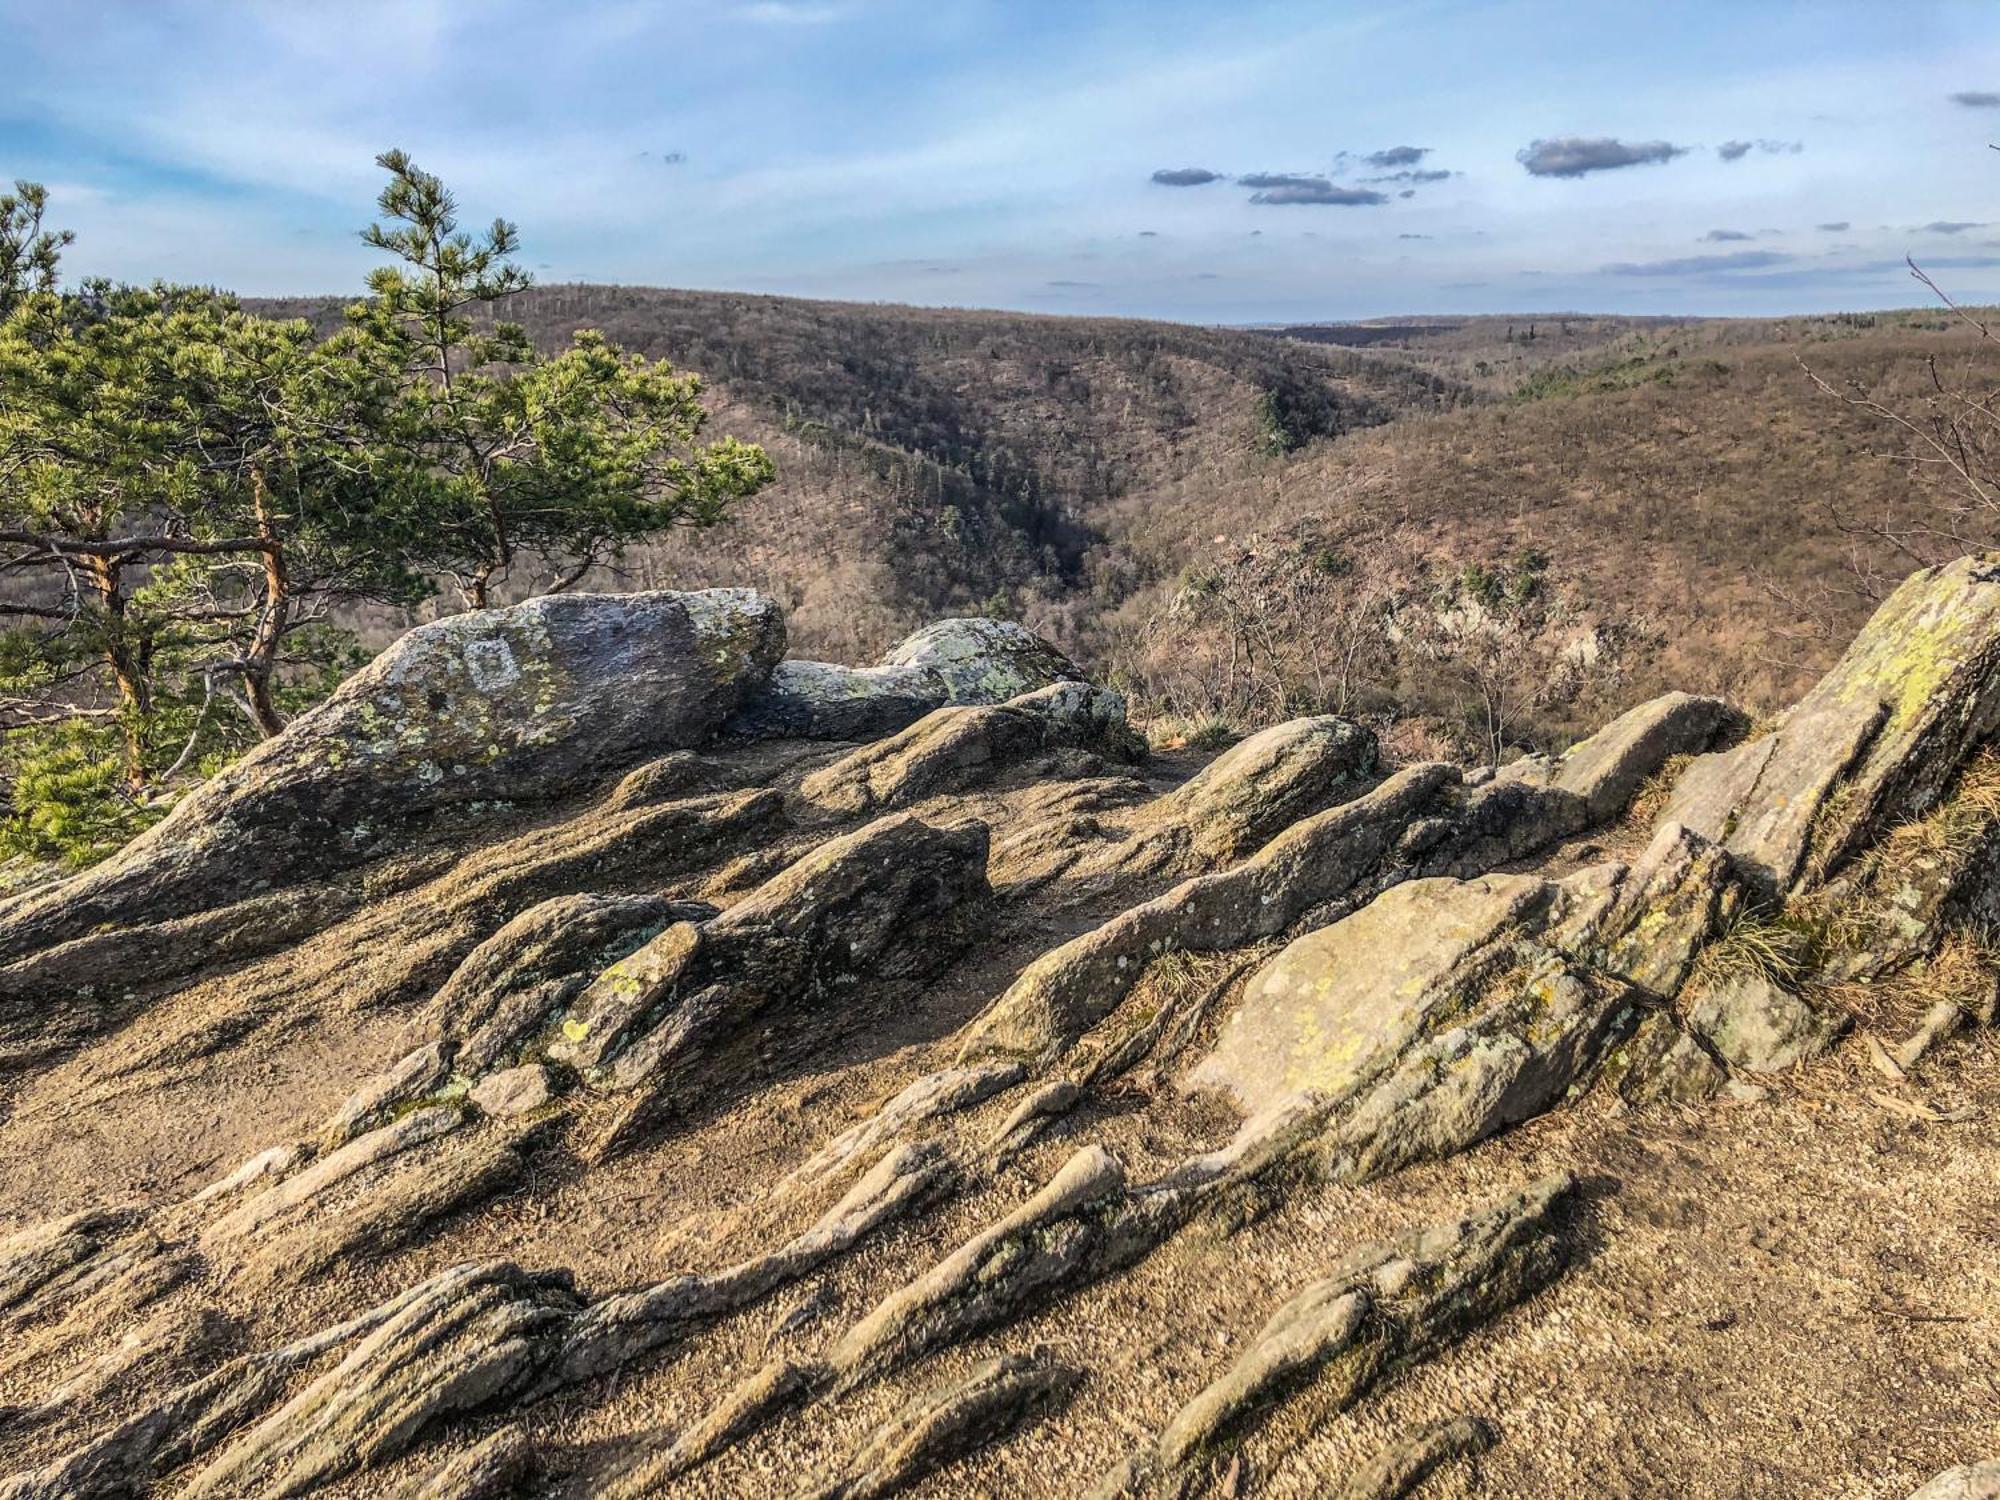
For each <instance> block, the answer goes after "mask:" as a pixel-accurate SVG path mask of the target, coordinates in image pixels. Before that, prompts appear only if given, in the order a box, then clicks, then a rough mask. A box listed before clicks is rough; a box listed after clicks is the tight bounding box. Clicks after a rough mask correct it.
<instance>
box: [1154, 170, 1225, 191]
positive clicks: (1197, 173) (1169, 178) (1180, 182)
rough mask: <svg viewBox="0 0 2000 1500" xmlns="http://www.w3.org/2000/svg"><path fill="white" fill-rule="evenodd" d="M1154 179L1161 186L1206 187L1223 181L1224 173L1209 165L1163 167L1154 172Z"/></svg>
mask: <svg viewBox="0 0 2000 1500" xmlns="http://www.w3.org/2000/svg"><path fill="white" fill-rule="evenodd" d="M1153 181H1154V182H1155V183H1157V184H1159V186H1161V187H1205V186H1207V185H1208V184H1209V183H1211V182H1220V181H1222V174H1221V173H1220V172H1211V171H1209V170H1208V168H1207V167H1162V168H1160V170H1159V171H1157V172H1155V173H1154V174H1153Z"/></svg>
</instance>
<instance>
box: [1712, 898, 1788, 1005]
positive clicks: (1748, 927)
mask: <svg viewBox="0 0 2000 1500" xmlns="http://www.w3.org/2000/svg"><path fill="white" fill-rule="evenodd" d="M1812 947H1813V943H1812V935H1811V934H1810V933H1809V932H1808V931H1807V930H1806V929H1805V928H1804V927H1802V926H1801V925H1799V923H1797V922H1796V921H1795V920H1793V919H1792V918H1790V917H1775V918H1773V917H1767V916H1764V915H1762V914H1760V913H1757V912H1752V911H1739V912H1738V913H1737V914H1736V915H1735V916H1734V917H1733V918H1731V919H1730V921H1729V924H1728V925H1727V926H1726V927H1725V928H1724V929H1723V932H1722V935H1721V936H1720V937H1718V938H1717V939H1715V941H1714V942H1712V943H1710V944H1709V945H1708V946H1707V947H1705V948H1703V949H1702V950H1701V955H1700V957H1698V958H1697V959H1696V960H1695V963H1694V968H1693V970H1692V972H1691V973H1690V974H1689V975H1688V989H1689V990H1690V991H1691V992H1693V993H1700V992H1701V991H1703V990H1708V989H1712V988H1714V987H1715V986H1716V985H1719V984H1728V983H1740V982H1742V981H1746V980H1755V979H1762V980H1768V981H1770V982H1771V983H1772V984H1777V985H1782V986H1784V987H1785V988H1787V989H1791V988H1794V987H1796V986H1797V984H1798V982H1799V980H1800V979H1801V978H1803V977H1804V975H1805V973H1806V972H1807V969H1808V968H1809V967H1810V963H1811V958H1812Z"/></svg>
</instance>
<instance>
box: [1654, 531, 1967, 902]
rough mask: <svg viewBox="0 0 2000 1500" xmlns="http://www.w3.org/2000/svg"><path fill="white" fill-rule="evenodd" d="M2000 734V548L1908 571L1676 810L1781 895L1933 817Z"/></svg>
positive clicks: (1696, 773)
mask: <svg viewBox="0 0 2000 1500" xmlns="http://www.w3.org/2000/svg"><path fill="white" fill-rule="evenodd" d="M1996 728H2000V554H1990V553H1989V554H1982V555H1975V556H1971V557H1962V558H1960V559H1958V561H1956V562H1953V563H1947V564H1945V565H1943V566H1941V567H1935V568H1925V569H1922V570H1920V571H1919V572H1916V573H1913V574H1911V575H1910V577H1909V578H1907V579H1905V580H1904V582H1903V584H1902V586H1901V587H1899V588H1898V589H1897V590H1896V592H1895V593H1894V594H1892V595H1890V597H1889V598H1888V600H1887V601H1886V602H1885V603H1884V604H1883V605H1882V607H1881V608H1880V609H1878V610H1877V611H1876V612H1875V616H1874V618H1873V619H1871V620H1870V621H1869V622H1868V625H1867V627H1866V628H1865V629H1863V630H1862V632H1861V634H1860V635H1858V636H1856V637H1855V639H1854V642H1853V644H1852V645H1850V646H1849V647H1848V648H1847V652H1846V654H1845V655H1844V656H1842V657H1841V659H1840V660H1839V661H1838V662H1837V663H1836V664H1835V665H1834V667H1833V669H1832V670H1831V671H1829V672H1828V673H1827V674H1826V675H1825V676H1824V677H1822V678H1821V679H1820V680H1819V682H1818V683H1817V684H1815V685H1814V687H1813V688H1812V690H1811V691H1810V692H1808V693H1807V694H1806V695H1805V697H1804V698H1802V699H1800V700H1799V702H1798V703H1797V704H1796V705H1795V706H1794V707H1793V708H1792V709H1791V711H1790V712H1789V713H1787V714H1786V715H1785V717H1784V718H1783V720H1782V721H1781V722H1780V723H1779V724H1778V726H1777V727H1776V728H1775V729H1773V730H1772V731H1771V732H1770V733H1769V734H1766V735H1763V736H1761V737H1759V738H1757V739H1753V740H1751V741H1749V742H1747V743H1745V744H1742V745H1739V746H1737V747H1736V748H1735V749H1733V750H1730V751H1727V752H1724V753H1722V754H1718V755H1710V756H1705V757H1703V758H1702V759H1701V760H1699V761H1697V762H1696V763H1695V764H1694V765H1693V766H1692V767H1690V768H1689V770H1688V772H1687V774H1686V775H1685V776H1684V777H1682V778H1681V781H1680V783H1679V785H1678V786H1677V787H1676V789H1675V793H1674V798H1673V801H1672V803H1671V804H1670V805H1669V807H1668V809H1667V811H1668V816H1670V817H1673V818H1675V819H1678V820H1679V821H1680V822H1681V823H1683V824H1685V825H1686V826H1687V827H1689V828H1691V829H1693V830H1694V831H1695V832H1697V833H1700V834H1702V835H1704V836H1706V837H1707V838H1710V839H1713V840H1715V841H1716V842H1718V843H1720V844H1721V845H1722V846H1723V847H1724V848H1726V849H1727V850H1728V851H1729V852H1730V854H1731V856H1732V857H1734V859H1735V860H1736V863H1737V866H1738V868H1739V869H1740V870H1741V871H1742V873H1743V876H1744V879H1745V880H1746V881H1747V882H1748V883H1749V884H1750V885H1751V886H1752V888H1753V889H1754V890H1755V891H1756V892H1757V894H1758V895H1759V896H1761V897H1763V898H1765V899H1767V900H1776V899H1778V898H1781V897H1784V896H1786V895H1788V894H1792V893H1795V892H1798V891H1800V890H1802V889H1804V888H1806V887H1808V886H1810V885H1812V884H1813V883H1815V882H1816V881H1817V880H1818V879H1819V878H1821V877H1822V876H1823V875H1824V874H1825V873H1827V872H1830V871H1832V870H1833V869H1835V868H1836V867H1837V866H1838V865H1839V864H1840V862H1841V861H1842V860H1843V859H1845V858H1846V857H1847V856H1848V855H1849V854H1852V853H1853V852H1854V851H1855V850H1856V849H1858V848H1860V847H1861V846H1862V845H1863V844H1865V843H1866V842H1868V841H1869V840H1870V839H1871V838H1873V837H1874V836H1875V835H1877V834H1879V833H1881V832H1882V831H1883V830H1885V829H1887V828H1889V827H1892V826H1893V825H1894V824H1896V823H1898V822H1900V821H1902V820H1904V819H1906V818H1911V817H1916V816H1920V815H1922V814H1923V813H1925V812H1927V811H1929V810H1930V809H1931V807H1932V806H1934V805H1935V804H1936V803H1937V802H1938V800H1939V799H1940V798H1941V797H1942V796H1943V795H1944V794H1945V792H1946V791H1947V790H1948V789H1949V788H1950V786H1951V784H1952V782H1953V780H1954V779H1955V778H1956V776H1957V774H1958V770H1959V767H1960V765H1961V763H1962V762H1963V761H1964V760H1965V758H1966V756H1967V754H1968V753H1969V752H1970V751H1971V750H1972V749H1974V748H1975V747H1976V746H1978V745H1979V744H1980V743H1981V742H1983V741H1985V740H1986V739H1988V738H1989V737H1990V736H1991V735H1992V734H1993V732H1994V731H1995V729H1996Z"/></svg>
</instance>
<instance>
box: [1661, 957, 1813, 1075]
mask: <svg viewBox="0 0 2000 1500" xmlns="http://www.w3.org/2000/svg"><path fill="white" fill-rule="evenodd" d="M1688 1025H1689V1026H1691V1027H1692V1028H1693V1029H1694V1030H1696V1031H1698V1032H1700V1033H1701V1035H1702V1036H1704V1037H1706V1038H1707V1039H1708V1042H1709V1044H1710V1045H1711V1046H1713V1047H1714V1048H1715V1050H1716V1051H1717V1052H1719V1053H1720V1054H1721V1055H1722V1057H1723V1058H1724V1059H1725V1060H1726V1061H1727V1062H1729V1063H1730V1064H1731V1066H1733V1067H1738V1068H1748V1069H1749V1070H1750V1071H1751V1072H1753V1073H1776V1072H1779V1071H1781V1070H1783V1069H1785V1068H1789V1067H1790V1066H1791V1065H1792V1064H1793V1063H1796V1062H1803V1061H1805V1060H1806V1059H1808V1058H1813V1057H1818V1056H1819V1055H1820V1054H1821V1053H1823V1052H1825V1051H1826V1050H1827V1049H1828V1048H1829V1047H1831V1046H1832V1045H1833V1044H1834V1041H1835V1040H1836V1039H1837V1038H1838V1037H1839V1035H1840V1033H1841V1031H1842V1030H1843V1029H1844V1028H1845V1025H1846V1022H1845V1020H1844V1019H1843V1018H1840V1017H1836V1016H1828V1015H1825V1014H1823V1013H1821V1012H1820V1011H1818V1010H1815V1009H1814V1008H1813V1007H1812V1006H1811V1005H1810V1004H1808V1003H1807V1002H1806V1001H1805V1000H1804V999H1802V998H1801V997H1800V996H1798V995H1796V994H1794V993H1792V992H1791V991H1790V990H1788V989H1786V988H1784V987H1783V986H1782V985H1780V984H1778V983H1777V982H1776V981H1775V980H1772V979H1770V978H1767V977H1766V976H1764V975H1762V974H1738V975H1729V976H1727V977H1725V978H1722V979H1719V980H1717V981H1715V982H1714V983H1713V984H1711V985H1709V986H1707V987H1706V989H1705V990H1704V992H1703V993H1702V995H1701V996H1700V998H1699V999H1697V1000H1696V1001H1695V1002H1694V1004H1693V1006H1692V1007H1691V1008H1690V1009H1689V1011H1688Z"/></svg>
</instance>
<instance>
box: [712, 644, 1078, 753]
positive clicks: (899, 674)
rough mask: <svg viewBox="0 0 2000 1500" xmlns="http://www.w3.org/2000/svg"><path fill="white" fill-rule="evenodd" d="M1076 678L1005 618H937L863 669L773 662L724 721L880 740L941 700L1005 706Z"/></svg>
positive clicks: (748, 729) (738, 727)
mask: <svg viewBox="0 0 2000 1500" xmlns="http://www.w3.org/2000/svg"><path fill="white" fill-rule="evenodd" d="M1083 676H1084V674H1083V672H1082V671H1081V670H1080V669H1079V668H1078V667H1077V665H1076V663H1074V662H1072V661H1071V660H1070V659H1069V658H1068V657H1066V656H1064V655H1063V654H1062V653H1061V652H1060V651H1058V650H1056V648H1055V647H1054V646H1051V645H1050V644H1049V643H1048V642H1047V641H1045V640H1043V639H1042V638H1041V637H1040V636H1038V635H1036V634H1034V633H1033V632H1032V631H1029V630H1026V629H1024V628H1022V627H1021V626H1019V625H1015V624H1013V623H1011V622H1009V621H1005V620H985V619H968V620H939V621H938V622H937V623H936V624H934V625H926V626H925V627H924V628H923V629H921V630H919V631H917V632H916V633H915V634H913V635H910V636H908V637H906V638H904V639H903V640H902V641H901V642H900V643H898V644H897V645H896V646H895V647H893V648H892V649H891V650H890V651H889V653H888V654H887V655H886V656H884V657H883V658H882V660H881V661H880V662H879V663H877V664H876V665H875V666H872V667H841V666H835V665H833V664H832V663H830V662H823V661H785V662H780V663H778V665H777V667H776V668H775V669H774V670H773V671H772V673H771V676H770V681H769V682H768V683H766V684H765V685H764V686H763V687H762V688H761V689H760V690H759V691H757V692H755V693H753V694H752V695H750V697H749V698H748V699H747V700H746V701H745V702H744V704H743V706H742V708H741V709H740V710H739V711H738V712H737V713H736V715H735V716H734V717H733V718H732V719H731V720H730V723H729V728H730V732H731V733H734V734H739V735H745V736H748V737H751V738H757V739H811V740H873V739H880V738H881V737H882V736H884V735H890V734H895V733H896V732H897V731H899V730H901V729H904V728H906V727H908V726H909V725H910V724H912V723H914V722H916V721H917V720H918V719H920V718H922V717H923V716H924V715H925V714H927V713H929V712H931V710H933V709H936V708H942V707H944V706H945V705H946V704H948V703H964V704H980V703H987V704H991V703H1005V702H1006V701H1007V700H1008V699H1010V698H1018V697H1019V696H1020V695H1021V694H1023V693H1030V692H1034V691H1035V690H1037V689H1038V688H1045V687H1048V686H1050V685H1051V684H1052V683H1057V682H1080V681H1082V680H1083Z"/></svg>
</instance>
